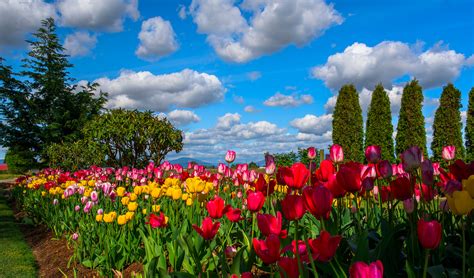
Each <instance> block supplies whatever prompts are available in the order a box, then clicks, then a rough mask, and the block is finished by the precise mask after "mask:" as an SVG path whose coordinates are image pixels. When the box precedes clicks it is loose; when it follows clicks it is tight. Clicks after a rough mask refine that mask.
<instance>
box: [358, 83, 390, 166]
mask: <svg viewBox="0 0 474 278" xmlns="http://www.w3.org/2000/svg"><path fill="white" fill-rule="evenodd" d="M365 129H366V131H365V147H367V146H370V145H377V146H380V147H381V148H382V159H384V160H389V161H391V162H394V155H393V153H394V147H393V125H392V112H391V110H390V99H389V97H388V95H387V92H386V91H385V90H384V88H383V86H382V84H379V85H377V86H376V87H375V90H374V91H373V93H372V100H371V101H370V106H369V111H368V112H367V121H366V127H365Z"/></svg>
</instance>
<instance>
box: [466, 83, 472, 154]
mask: <svg viewBox="0 0 474 278" xmlns="http://www.w3.org/2000/svg"><path fill="white" fill-rule="evenodd" d="M464 133H465V136H466V160H467V161H474V87H472V89H471V91H470V92H469V105H468V107H467V119H466V129H465V132H464Z"/></svg>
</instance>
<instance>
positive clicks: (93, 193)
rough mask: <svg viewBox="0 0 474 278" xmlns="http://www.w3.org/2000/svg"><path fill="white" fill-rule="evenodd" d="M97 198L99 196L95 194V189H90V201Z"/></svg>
mask: <svg viewBox="0 0 474 278" xmlns="http://www.w3.org/2000/svg"><path fill="white" fill-rule="evenodd" d="M98 198H99V197H98V195H97V192H96V191H95V190H94V191H92V192H91V200H92V202H95V201H97V199H98Z"/></svg>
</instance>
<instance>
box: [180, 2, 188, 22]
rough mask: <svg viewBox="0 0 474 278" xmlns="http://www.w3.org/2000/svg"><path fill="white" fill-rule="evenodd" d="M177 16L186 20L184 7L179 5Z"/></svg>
mask: <svg viewBox="0 0 474 278" xmlns="http://www.w3.org/2000/svg"><path fill="white" fill-rule="evenodd" d="M178 16H179V18H181V19H183V20H184V19H186V16H187V14H186V7H185V6H183V5H179V10H178Z"/></svg>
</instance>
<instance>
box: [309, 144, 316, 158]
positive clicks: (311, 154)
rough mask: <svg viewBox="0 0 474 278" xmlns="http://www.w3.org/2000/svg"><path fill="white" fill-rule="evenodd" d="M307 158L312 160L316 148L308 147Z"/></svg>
mask: <svg viewBox="0 0 474 278" xmlns="http://www.w3.org/2000/svg"><path fill="white" fill-rule="evenodd" d="M308 158H309V159H310V160H313V159H315V158H316V149H315V148H314V147H309V148H308Z"/></svg>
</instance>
